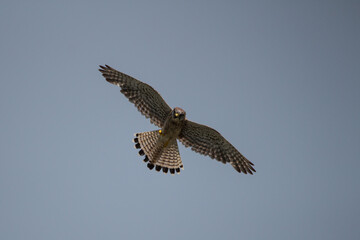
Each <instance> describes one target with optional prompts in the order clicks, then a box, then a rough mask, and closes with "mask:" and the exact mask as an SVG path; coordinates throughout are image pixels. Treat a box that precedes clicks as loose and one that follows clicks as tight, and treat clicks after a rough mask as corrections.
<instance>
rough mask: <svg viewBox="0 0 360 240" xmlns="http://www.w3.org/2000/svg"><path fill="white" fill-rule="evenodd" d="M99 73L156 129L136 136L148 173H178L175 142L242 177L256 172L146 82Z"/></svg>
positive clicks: (108, 69) (222, 140)
mask: <svg viewBox="0 0 360 240" xmlns="http://www.w3.org/2000/svg"><path fill="white" fill-rule="evenodd" d="M99 71H100V72H101V73H102V75H103V76H104V77H105V79H106V81H108V82H109V83H112V84H114V85H117V86H119V87H120V88H121V90H120V92H121V93H123V94H124V95H125V97H127V98H128V99H129V101H130V102H132V103H134V104H135V106H136V107H137V109H138V110H139V111H140V112H141V113H142V114H143V115H144V116H145V117H146V118H150V122H151V123H153V124H155V125H156V126H158V127H159V128H160V129H159V130H155V131H150V132H143V133H136V134H135V138H134V140H133V141H134V143H135V148H137V149H140V150H139V154H140V155H141V156H144V157H145V158H144V162H147V167H148V168H149V169H150V170H151V169H153V168H155V170H156V171H161V170H162V171H163V172H164V173H167V172H170V173H171V174H174V173H175V172H176V173H180V169H184V166H183V163H182V161H181V158H180V153H179V148H178V144H177V139H179V141H180V142H181V143H182V144H184V145H185V147H191V149H192V150H193V151H195V152H198V153H200V154H203V155H207V156H210V157H211V158H212V159H216V160H218V161H220V162H222V163H224V164H225V163H230V164H231V165H232V166H233V167H234V168H235V169H236V171H238V172H239V173H241V172H243V173H245V174H247V173H250V174H253V172H256V171H255V169H254V168H253V167H252V166H253V165H254V164H253V163H252V162H250V161H249V160H248V159H247V158H245V157H244V156H243V155H242V154H241V153H240V152H239V151H238V150H237V149H236V148H235V147H234V146H233V145H231V143H229V142H228V141H227V140H226V139H225V138H224V137H223V136H222V135H221V134H220V133H219V132H217V131H216V130H214V129H212V128H210V127H208V126H205V125H201V124H198V123H195V122H192V121H189V120H187V118H186V112H185V111H184V110H183V109H181V108H179V107H175V108H173V109H171V108H170V107H169V105H168V104H167V103H166V102H165V101H164V99H163V98H162V97H161V96H160V94H159V93H158V92H157V91H156V90H155V89H153V88H152V87H151V86H149V85H148V84H146V83H143V82H141V81H139V80H137V79H135V78H133V77H131V76H129V75H126V74H124V73H122V72H119V71H117V70H115V69H114V68H112V67H109V66H108V65H105V67H104V66H100V69H99Z"/></svg>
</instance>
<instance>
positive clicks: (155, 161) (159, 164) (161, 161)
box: [133, 130, 183, 174]
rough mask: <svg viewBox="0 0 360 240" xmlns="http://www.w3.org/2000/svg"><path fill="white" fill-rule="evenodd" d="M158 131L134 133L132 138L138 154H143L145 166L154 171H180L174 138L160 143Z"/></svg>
mask: <svg viewBox="0 0 360 240" xmlns="http://www.w3.org/2000/svg"><path fill="white" fill-rule="evenodd" d="M161 137H162V136H161V135H160V133H159V131H158V130H156V131H151V132H143V133H136V134H135V138H134V140H133V141H134V143H135V148H137V149H140V150H139V154H140V155H141V156H144V155H145V158H144V162H147V163H148V164H147V167H148V168H149V169H150V170H152V169H153V168H155V170H156V171H158V172H159V171H161V170H162V171H163V172H164V173H168V172H170V173H171V174H174V173H175V172H176V173H180V168H181V169H183V164H182V161H181V158H180V153H179V148H178V145H177V141H176V139H174V140H172V141H171V142H170V143H169V144H167V145H166V146H164V144H161V141H159V140H160V138H161Z"/></svg>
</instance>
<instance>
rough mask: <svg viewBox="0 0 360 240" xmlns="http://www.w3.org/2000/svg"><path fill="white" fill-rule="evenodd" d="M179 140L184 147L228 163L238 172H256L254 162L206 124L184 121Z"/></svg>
mask: <svg viewBox="0 0 360 240" xmlns="http://www.w3.org/2000/svg"><path fill="white" fill-rule="evenodd" d="M179 140H180V142H181V143H182V144H184V145H185V147H191V149H192V150H193V151H195V152H198V153H200V154H203V155H207V156H210V157H211V158H212V159H216V160H218V161H220V162H222V163H230V164H231V165H232V166H233V167H234V168H235V169H236V171H238V172H243V173H245V174H247V173H250V174H253V172H256V171H255V169H254V168H253V167H252V166H253V165H254V164H253V163H252V162H250V161H249V160H248V159H247V158H246V157H244V156H243V155H242V154H241V153H240V152H239V151H238V150H237V149H236V148H235V147H234V146H233V145H231V143H230V142H228V141H227V140H226V139H225V138H224V137H223V136H222V135H221V134H220V133H219V132H218V131H216V130H215V129H212V128H210V127H208V126H205V125H201V124H198V123H195V122H191V121H188V120H187V121H186V123H185V125H184V127H183V129H182V130H181V133H180V135H179Z"/></svg>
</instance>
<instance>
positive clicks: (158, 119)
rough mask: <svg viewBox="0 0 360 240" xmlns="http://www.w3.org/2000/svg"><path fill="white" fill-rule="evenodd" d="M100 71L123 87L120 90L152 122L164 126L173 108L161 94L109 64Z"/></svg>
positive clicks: (112, 81) (113, 82) (109, 80)
mask: <svg viewBox="0 0 360 240" xmlns="http://www.w3.org/2000/svg"><path fill="white" fill-rule="evenodd" d="M99 71H100V72H101V73H102V75H103V76H104V77H105V79H106V81H108V82H109V83H112V84H114V85H117V86H119V87H120V88H121V90H120V92H121V93H123V94H124V95H125V97H127V98H128V99H129V101H130V102H132V103H134V104H135V106H136V107H137V109H138V110H139V111H140V112H141V113H142V114H143V115H144V116H145V117H146V118H150V122H151V123H153V124H155V125H156V126H158V127H161V128H162V127H163V125H164V123H165V120H166V118H167V116H168V114H169V113H170V112H171V108H170V107H169V105H168V104H167V103H166V102H165V101H164V99H163V98H162V97H161V96H160V94H159V93H158V92H157V91H156V90H155V89H153V88H152V87H151V86H149V85H148V84H146V83H143V82H141V81H139V80H137V79H135V78H133V77H131V76H129V75H126V74H124V73H122V72H119V71H117V70H115V69H113V68H112V67H109V66H108V65H105V67H104V66H100V69H99Z"/></svg>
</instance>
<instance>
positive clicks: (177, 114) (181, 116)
mask: <svg viewBox="0 0 360 240" xmlns="http://www.w3.org/2000/svg"><path fill="white" fill-rule="evenodd" d="M185 116H186V112H185V111H184V110H183V109H181V108H179V107H176V108H174V109H173V110H172V119H173V120H175V121H184V120H185Z"/></svg>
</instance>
